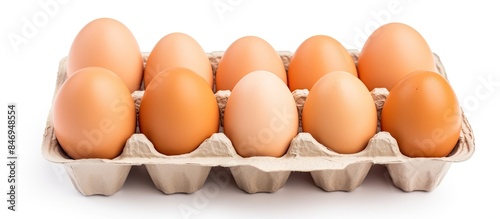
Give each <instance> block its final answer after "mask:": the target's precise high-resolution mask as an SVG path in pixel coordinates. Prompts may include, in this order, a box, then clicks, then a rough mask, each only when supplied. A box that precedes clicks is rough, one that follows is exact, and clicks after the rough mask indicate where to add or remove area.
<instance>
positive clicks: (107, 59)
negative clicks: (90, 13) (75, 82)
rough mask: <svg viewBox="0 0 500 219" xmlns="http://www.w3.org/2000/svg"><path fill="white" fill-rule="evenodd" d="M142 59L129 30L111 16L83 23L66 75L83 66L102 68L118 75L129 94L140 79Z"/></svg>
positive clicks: (76, 38)
mask: <svg viewBox="0 0 500 219" xmlns="http://www.w3.org/2000/svg"><path fill="white" fill-rule="evenodd" d="M143 65H144V64H143V61H142V55H141V50H140V49H139V44H138V43H137V41H136V39H135V37H134V35H133V34H132V32H131V31H130V30H129V29H128V28H127V27H126V26H125V25H124V24H122V23H120V22H119V21H117V20H114V19H111V18H99V19H95V20H93V21H91V22H90V23H88V24H87V25H85V26H84V27H83V28H82V29H81V30H80V32H79V33H78V35H77V36H76V37H75V39H74V41H73V44H72V45H71V49H70V52H69V56H68V69H67V74H68V76H70V75H72V74H73V73H75V72H76V71H78V70H79V69H81V68H85V67H92V66H96V67H103V68H106V69H109V70H110V71H112V72H114V73H115V74H117V75H118V76H119V77H120V78H121V79H122V80H123V83H125V85H127V88H128V89H129V91H130V93H132V92H133V91H135V90H138V89H139V87H140V85H141V82H142V71H143Z"/></svg>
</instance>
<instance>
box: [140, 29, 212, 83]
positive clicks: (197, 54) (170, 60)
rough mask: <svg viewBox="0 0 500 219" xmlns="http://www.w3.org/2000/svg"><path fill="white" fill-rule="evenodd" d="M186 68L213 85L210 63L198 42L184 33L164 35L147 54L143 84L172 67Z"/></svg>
mask: <svg viewBox="0 0 500 219" xmlns="http://www.w3.org/2000/svg"><path fill="white" fill-rule="evenodd" d="M179 67H182V68H187V69H190V70H191V71H193V72H194V73H196V74H198V75H200V76H201V77H202V78H203V79H205V81H206V82H207V84H208V85H209V86H210V88H212V87H213V73H212V65H211V64H210V61H209V60H208V56H207V55H206V53H205V52H204V51H203V48H202V47H201V45H200V44H198V42H196V41H195V40H194V39H193V38H192V37H190V36H189V35H187V34H184V33H171V34H168V35H166V36H164V37H163V38H162V39H161V40H160V41H158V43H157V44H156V45H155V47H154V48H153V50H152V51H151V53H150V54H149V57H148V60H147V62H146V67H145V70H144V86H145V87H146V88H147V86H148V85H149V83H150V82H151V80H153V78H154V77H155V76H156V75H157V74H158V73H160V72H162V71H164V70H169V69H172V68H179Z"/></svg>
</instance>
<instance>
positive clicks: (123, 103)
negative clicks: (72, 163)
mask: <svg viewBox="0 0 500 219" xmlns="http://www.w3.org/2000/svg"><path fill="white" fill-rule="evenodd" d="M53 123H54V131H55V135H56V138H57V140H58V142H59V144H60V145H61V147H62V149H63V150H64V151H65V152H66V153H67V154H68V155H69V156H70V157H71V158H73V159H82V158H107V159H112V158H115V157H117V156H118V155H120V154H121V152H122V150H123V147H124V146H125V142H126V141H127V139H128V138H129V137H130V136H131V135H132V134H134V132H135V128H136V113H135V106H134V100H133V99H132V96H131V95H130V91H129V89H128V88H127V86H125V84H124V83H123V82H122V80H121V79H120V78H119V77H118V76H117V75H116V74H115V73H113V72H111V71H110V70H107V69H104V68H101V67H87V68H82V69H80V70H78V71H76V72H75V73H73V74H72V75H71V76H70V77H69V78H68V79H67V80H66V81H65V82H64V84H63V85H62V86H61V88H60V89H59V91H58V93H57V95H56V97H55V99H54V106H53Z"/></svg>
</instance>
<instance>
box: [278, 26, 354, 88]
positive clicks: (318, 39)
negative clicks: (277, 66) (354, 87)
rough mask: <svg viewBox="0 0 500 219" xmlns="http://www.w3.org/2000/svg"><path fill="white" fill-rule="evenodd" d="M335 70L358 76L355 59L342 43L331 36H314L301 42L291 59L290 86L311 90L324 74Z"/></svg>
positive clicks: (289, 69) (289, 68)
mask: <svg viewBox="0 0 500 219" xmlns="http://www.w3.org/2000/svg"><path fill="white" fill-rule="evenodd" d="M334 71H345V72H349V73H351V74H353V75H354V76H356V77H358V72H357V70H356V65H355V63H354V60H353V59H352V57H351V54H349V52H348V51H347V50H346V49H345V48H344V46H342V44H340V43H339V42H338V41H337V40H335V39H333V38H332V37H329V36H325V35H316V36H312V37H310V38H308V39H306V40H305V41H304V42H302V44H300V46H299V48H297V50H296V51H295V54H294V55H293V57H292V59H291V60H290V65H289V66H288V86H289V87H290V90H291V91H294V90H297V89H308V90H311V88H312V86H313V85H314V83H316V81H318V80H319V79H320V78H321V77H322V76H323V75H326V74H328V73H330V72H334Z"/></svg>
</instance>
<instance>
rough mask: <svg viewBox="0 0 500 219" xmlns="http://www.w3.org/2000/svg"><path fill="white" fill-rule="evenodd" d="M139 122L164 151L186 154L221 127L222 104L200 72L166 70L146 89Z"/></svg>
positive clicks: (176, 69) (173, 153) (141, 127)
mask: <svg viewBox="0 0 500 219" xmlns="http://www.w3.org/2000/svg"><path fill="white" fill-rule="evenodd" d="M139 126H140V131H141V133H144V135H146V136H147V137H148V139H149V140H150V141H151V142H153V144H154V146H155V148H156V149H157V150H158V151H159V152H160V153H162V154H166V155H179V154H185V153H189V152H191V151H193V150H195V149H196V148H197V147H198V146H199V145H200V144H201V143H202V142H203V141H204V140H205V139H207V138H208V137H210V136H211V135H212V134H213V133H216V132H217V131H218V130H219V108H218V107H217V101H216V99H215V96H214V94H213V92H212V89H211V88H210V87H209V86H208V84H207V83H206V81H205V80H204V79H203V78H201V77H200V76H199V75H197V74H196V73H194V72H193V71H191V70H189V69H186V68H174V69H170V70H165V71H163V72H160V73H159V74H158V75H157V76H156V77H155V78H153V80H152V81H151V83H150V84H149V86H148V87H147V88H146V90H145V91H144V97H143V98H142V102H141V107H140V108H139Z"/></svg>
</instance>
